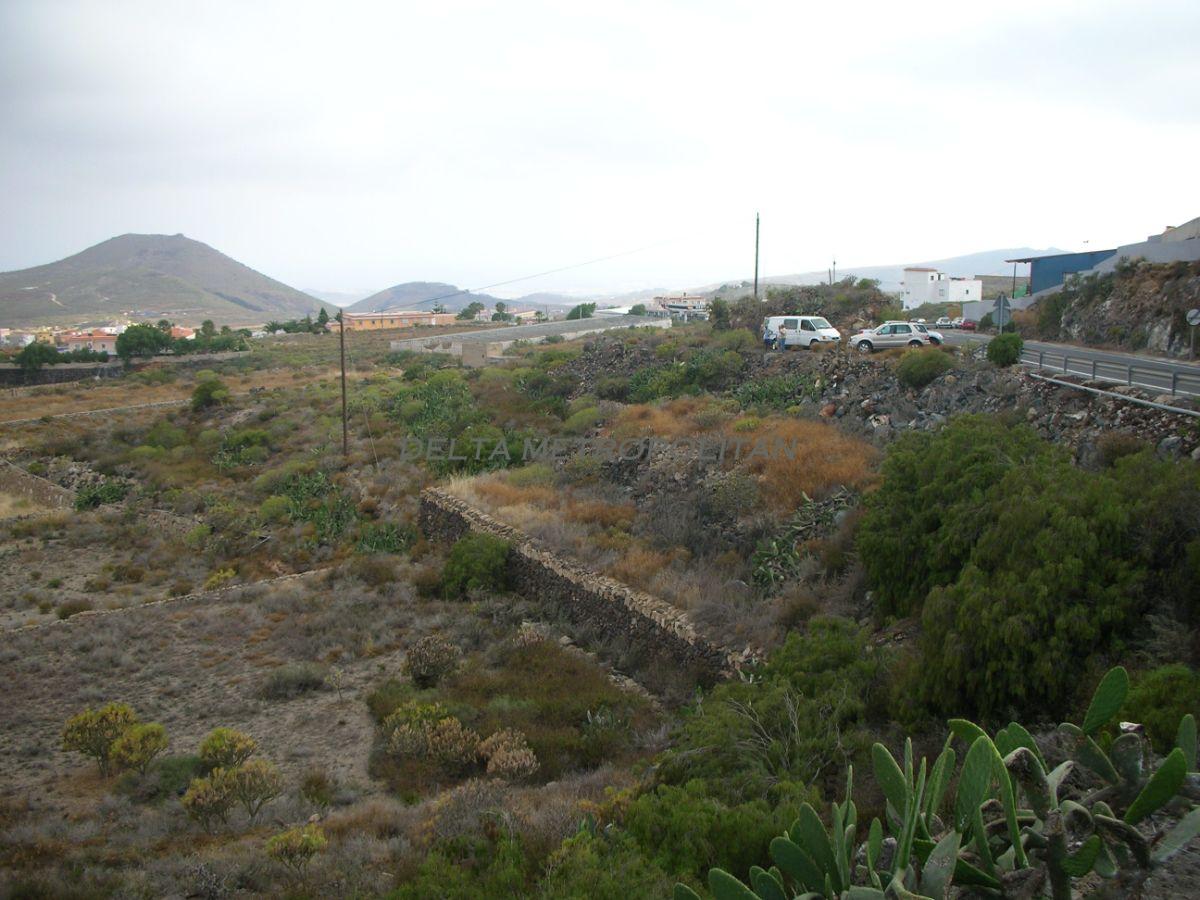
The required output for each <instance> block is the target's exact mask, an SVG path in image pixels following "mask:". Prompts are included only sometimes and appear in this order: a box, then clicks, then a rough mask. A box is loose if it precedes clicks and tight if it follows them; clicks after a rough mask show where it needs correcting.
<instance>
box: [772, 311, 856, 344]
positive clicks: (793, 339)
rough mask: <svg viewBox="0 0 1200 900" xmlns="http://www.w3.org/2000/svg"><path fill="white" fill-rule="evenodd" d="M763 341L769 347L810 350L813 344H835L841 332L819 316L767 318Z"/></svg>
mask: <svg viewBox="0 0 1200 900" xmlns="http://www.w3.org/2000/svg"><path fill="white" fill-rule="evenodd" d="M762 334H763V341H764V343H765V344H766V345H767V346H768V348H770V347H772V346H773V347H775V348H776V349H780V350H787V349H788V348H789V347H804V348H805V349H809V350H811V349H812V346H813V344H835V343H837V342H839V341H841V339H842V335H841V332H839V331H838V330H837V329H836V328H834V327H833V326H832V325H830V324H829V322H828V321H827V320H826V319H824V318H822V317H821V316H768V317H767V318H766V319H764V320H763V328H762Z"/></svg>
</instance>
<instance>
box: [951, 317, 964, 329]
mask: <svg viewBox="0 0 1200 900" xmlns="http://www.w3.org/2000/svg"><path fill="white" fill-rule="evenodd" d="M950 327H951V328H962V327H963V317H962V316H956V317H955V318H953V319H951V320H950Z"/></svg>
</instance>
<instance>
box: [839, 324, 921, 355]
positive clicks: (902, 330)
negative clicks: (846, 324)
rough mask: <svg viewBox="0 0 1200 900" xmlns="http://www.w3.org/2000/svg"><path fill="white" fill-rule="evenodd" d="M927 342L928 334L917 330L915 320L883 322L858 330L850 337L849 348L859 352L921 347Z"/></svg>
mask: <svg viewBox="0 0 1200 900" xmlns="http://www.w3.org/2000/svg"><path fill="white" fill-rule="evenodd" d="M928 343H929V335H928V334H927V333H926V332H923V331H918V330H917V323H915V322H884V323H883V324H882V325H880V326H879V327H878V328H873V329H868V330H867V331H860V332H859V333H858V334H856V335H854V337H852V338H850V347H851V349H854V350H857V351H858V352H859V353H871V352H873V351H875V350H890V349H891V348H893V347H921V346H924V345H925V344H928Z"/></svg>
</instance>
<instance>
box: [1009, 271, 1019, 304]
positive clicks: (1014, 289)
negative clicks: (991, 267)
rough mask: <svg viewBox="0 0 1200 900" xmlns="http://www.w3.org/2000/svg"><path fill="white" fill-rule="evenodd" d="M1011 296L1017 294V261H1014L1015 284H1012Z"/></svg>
mask: <svg viewBox="0 0 1200 900" xmlns="http://www.w3.org/2000/svg"><path fill="white" fill-rule="evenodd" d="M1009 296H1012V297H1015V296H1017V264H1016V263H1013V285H1012V293H1011V294H1010V295H1009Z"/></svg>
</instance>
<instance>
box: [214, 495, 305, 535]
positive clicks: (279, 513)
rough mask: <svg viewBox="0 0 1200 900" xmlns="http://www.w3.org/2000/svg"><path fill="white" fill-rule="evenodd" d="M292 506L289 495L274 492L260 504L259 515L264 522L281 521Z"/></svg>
mask: <svg viewBox="0 0 1200 900" xmlns="http://www.w3.org/2000/svg"><path fill="white" fill-rule="evenodd" d="M290 508H291V506H290V503H289V501H288V498H287V497H281V496H279V495H278V494H273V495H272V496H270V497H268V498H267V499H266V500H264V501H263V502H262V503H261V504H259V507H258V517H259V518H260V519H262V520H263V521H264V522H281V521H283V520H284V519H286V518H287V517H288V510H289V509H290ZM206 536H207V535H206Z"/></svg>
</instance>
